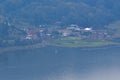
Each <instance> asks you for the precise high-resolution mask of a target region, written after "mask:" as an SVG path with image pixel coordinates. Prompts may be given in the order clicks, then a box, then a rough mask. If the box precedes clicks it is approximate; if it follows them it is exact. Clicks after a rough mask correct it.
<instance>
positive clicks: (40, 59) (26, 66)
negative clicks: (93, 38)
mask: <svg viewBox="0 0 120 80" xmlns="http://www.w3.org/2000/svg"><path fill="white" fill-rule="evenodd" d="M119 75H120V47H115V46H114V47H113V46H110V47H103V48H61V47H50V46H49V47H43V48H39V49H27V50H17V51H8V52H4V53H1V54H0V80H120V77H119Z"/></svg>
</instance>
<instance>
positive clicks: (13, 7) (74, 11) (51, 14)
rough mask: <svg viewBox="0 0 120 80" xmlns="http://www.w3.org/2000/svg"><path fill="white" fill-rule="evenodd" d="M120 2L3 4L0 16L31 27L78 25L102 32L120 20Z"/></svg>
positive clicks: (21, 0) (12, 0)
mask: <svg viewBox="0 0 120 80" xmlns="http://www.w3.org/2000/svg"><path fill="white" fill-rule="evenodd" d="M119 2H120V1H119V0H92V1H90V0H0V15H1V16H4V17H6V19H7V20H8V21H9V22H10V21H11V22H14V23H16V24H18V22H20V23H21V24H24V23H28V24H31V25H39V24H54V23H56V22H60V23H61V24H62V25H67V24H78V25H80V26H92V27H95V28H101V27H103V26H105V25H108V24H110V23H111V22H115V21H117V20H119V19H120V16H119V14H120V11H119V8H120V5H119Z"/></svg>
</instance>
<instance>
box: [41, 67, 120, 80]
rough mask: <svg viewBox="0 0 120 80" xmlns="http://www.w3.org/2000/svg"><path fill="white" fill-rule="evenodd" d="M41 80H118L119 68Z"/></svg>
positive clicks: (49, 77)
mask: <svg viewBox="0 0 120 80" xmlns="http://www.w3.org/2000/svg"><path fill="white" fill-rule="evenodd" d="M43 80H120V68H116V67H111V68H107V69H106V68H102V69H93V70H92V71H90V72H88V73H75V72H68V73H66V72H65V73H64V72H63V73H56V74H54V75H51V76H48V77H47V78H45V79H43Z"/></svg>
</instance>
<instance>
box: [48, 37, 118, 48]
mask: <svg viewBox="0 0 120 80" xmlns="http://www.w3.org/2000/svg"><path fill="white" fill-rule="evenodd" d="M115 44H117V43H114V42H110V41H94V40H91V41H86V40H80V39H79V38H77V37H63V38H59V39H54V40H48V45H53V46H60V47H99V46H106V45H115Z"/></svg>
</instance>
